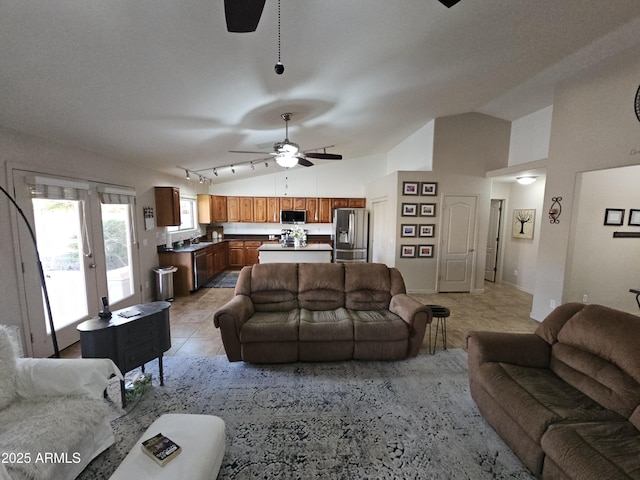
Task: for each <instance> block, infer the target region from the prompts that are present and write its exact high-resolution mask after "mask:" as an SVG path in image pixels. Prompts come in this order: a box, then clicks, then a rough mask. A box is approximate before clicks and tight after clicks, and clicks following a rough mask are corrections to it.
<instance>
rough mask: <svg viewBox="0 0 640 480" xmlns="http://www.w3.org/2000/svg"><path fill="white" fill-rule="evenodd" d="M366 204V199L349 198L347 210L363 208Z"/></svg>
mask: <svg viewBox="0 0 640 480" xmlns="http://www.w3.org/2000/svg"><path fill="white" fill-rule="evenodd" d="M366 204H367V199H366V198H350V199H349V208H364V207H365V205H366Z"/></svg>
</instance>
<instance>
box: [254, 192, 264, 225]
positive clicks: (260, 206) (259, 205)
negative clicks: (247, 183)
mask: <svg viewBox="0 0 640 480" xmlns="http://www.w3.org/2000/svg"><path fill="white" fill-rule="evenodd" d="M253 221H254V222H258V223H266V222H267V199H266V197H253Z"/></svg>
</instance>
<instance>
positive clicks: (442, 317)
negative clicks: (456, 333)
mask: <svg viewBox="0 0 640 480" xmlns="http://www.w3.org/2000/svg"><path fill="white" fill-rule="evenodd" d="M427 307H429V308H430V309H431V314H432V316H433V318H435V319H436V334H435V336H434V337H433V343H431V323H433V321H432V322H431V323H430V324H429V353H430V354H431V355H434V354H435V353H436V342H437V341H438V329H442V348H443V349H444V350H446V349H447V317H448V316H449V315H451V311H450V310H449V309H448V308H447V307H443V306H442V305H427Z"/></svg>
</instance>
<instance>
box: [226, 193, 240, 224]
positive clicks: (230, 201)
mask: <svg viewBox="0 0 640 480" xmlns="http://www.w3.org/2000/svg"><path fill="white" fill-rule="evenodd" d="M239 221H240V197H227V222H239Z"/></svg>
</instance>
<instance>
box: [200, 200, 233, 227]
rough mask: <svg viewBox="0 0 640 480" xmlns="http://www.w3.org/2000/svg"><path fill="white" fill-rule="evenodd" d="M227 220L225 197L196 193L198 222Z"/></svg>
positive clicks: (207, 222)
mask: <svg viewBox="0 0 640 480" xmlns="http://www.w3.org/2000/svg"><path fill="white" fill-rule="evenodd" d="M226 221H227V197H224V196H221V195H198V223H203V224H207V225H208V224H210V223H216V222H226Z"/></svg>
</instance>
